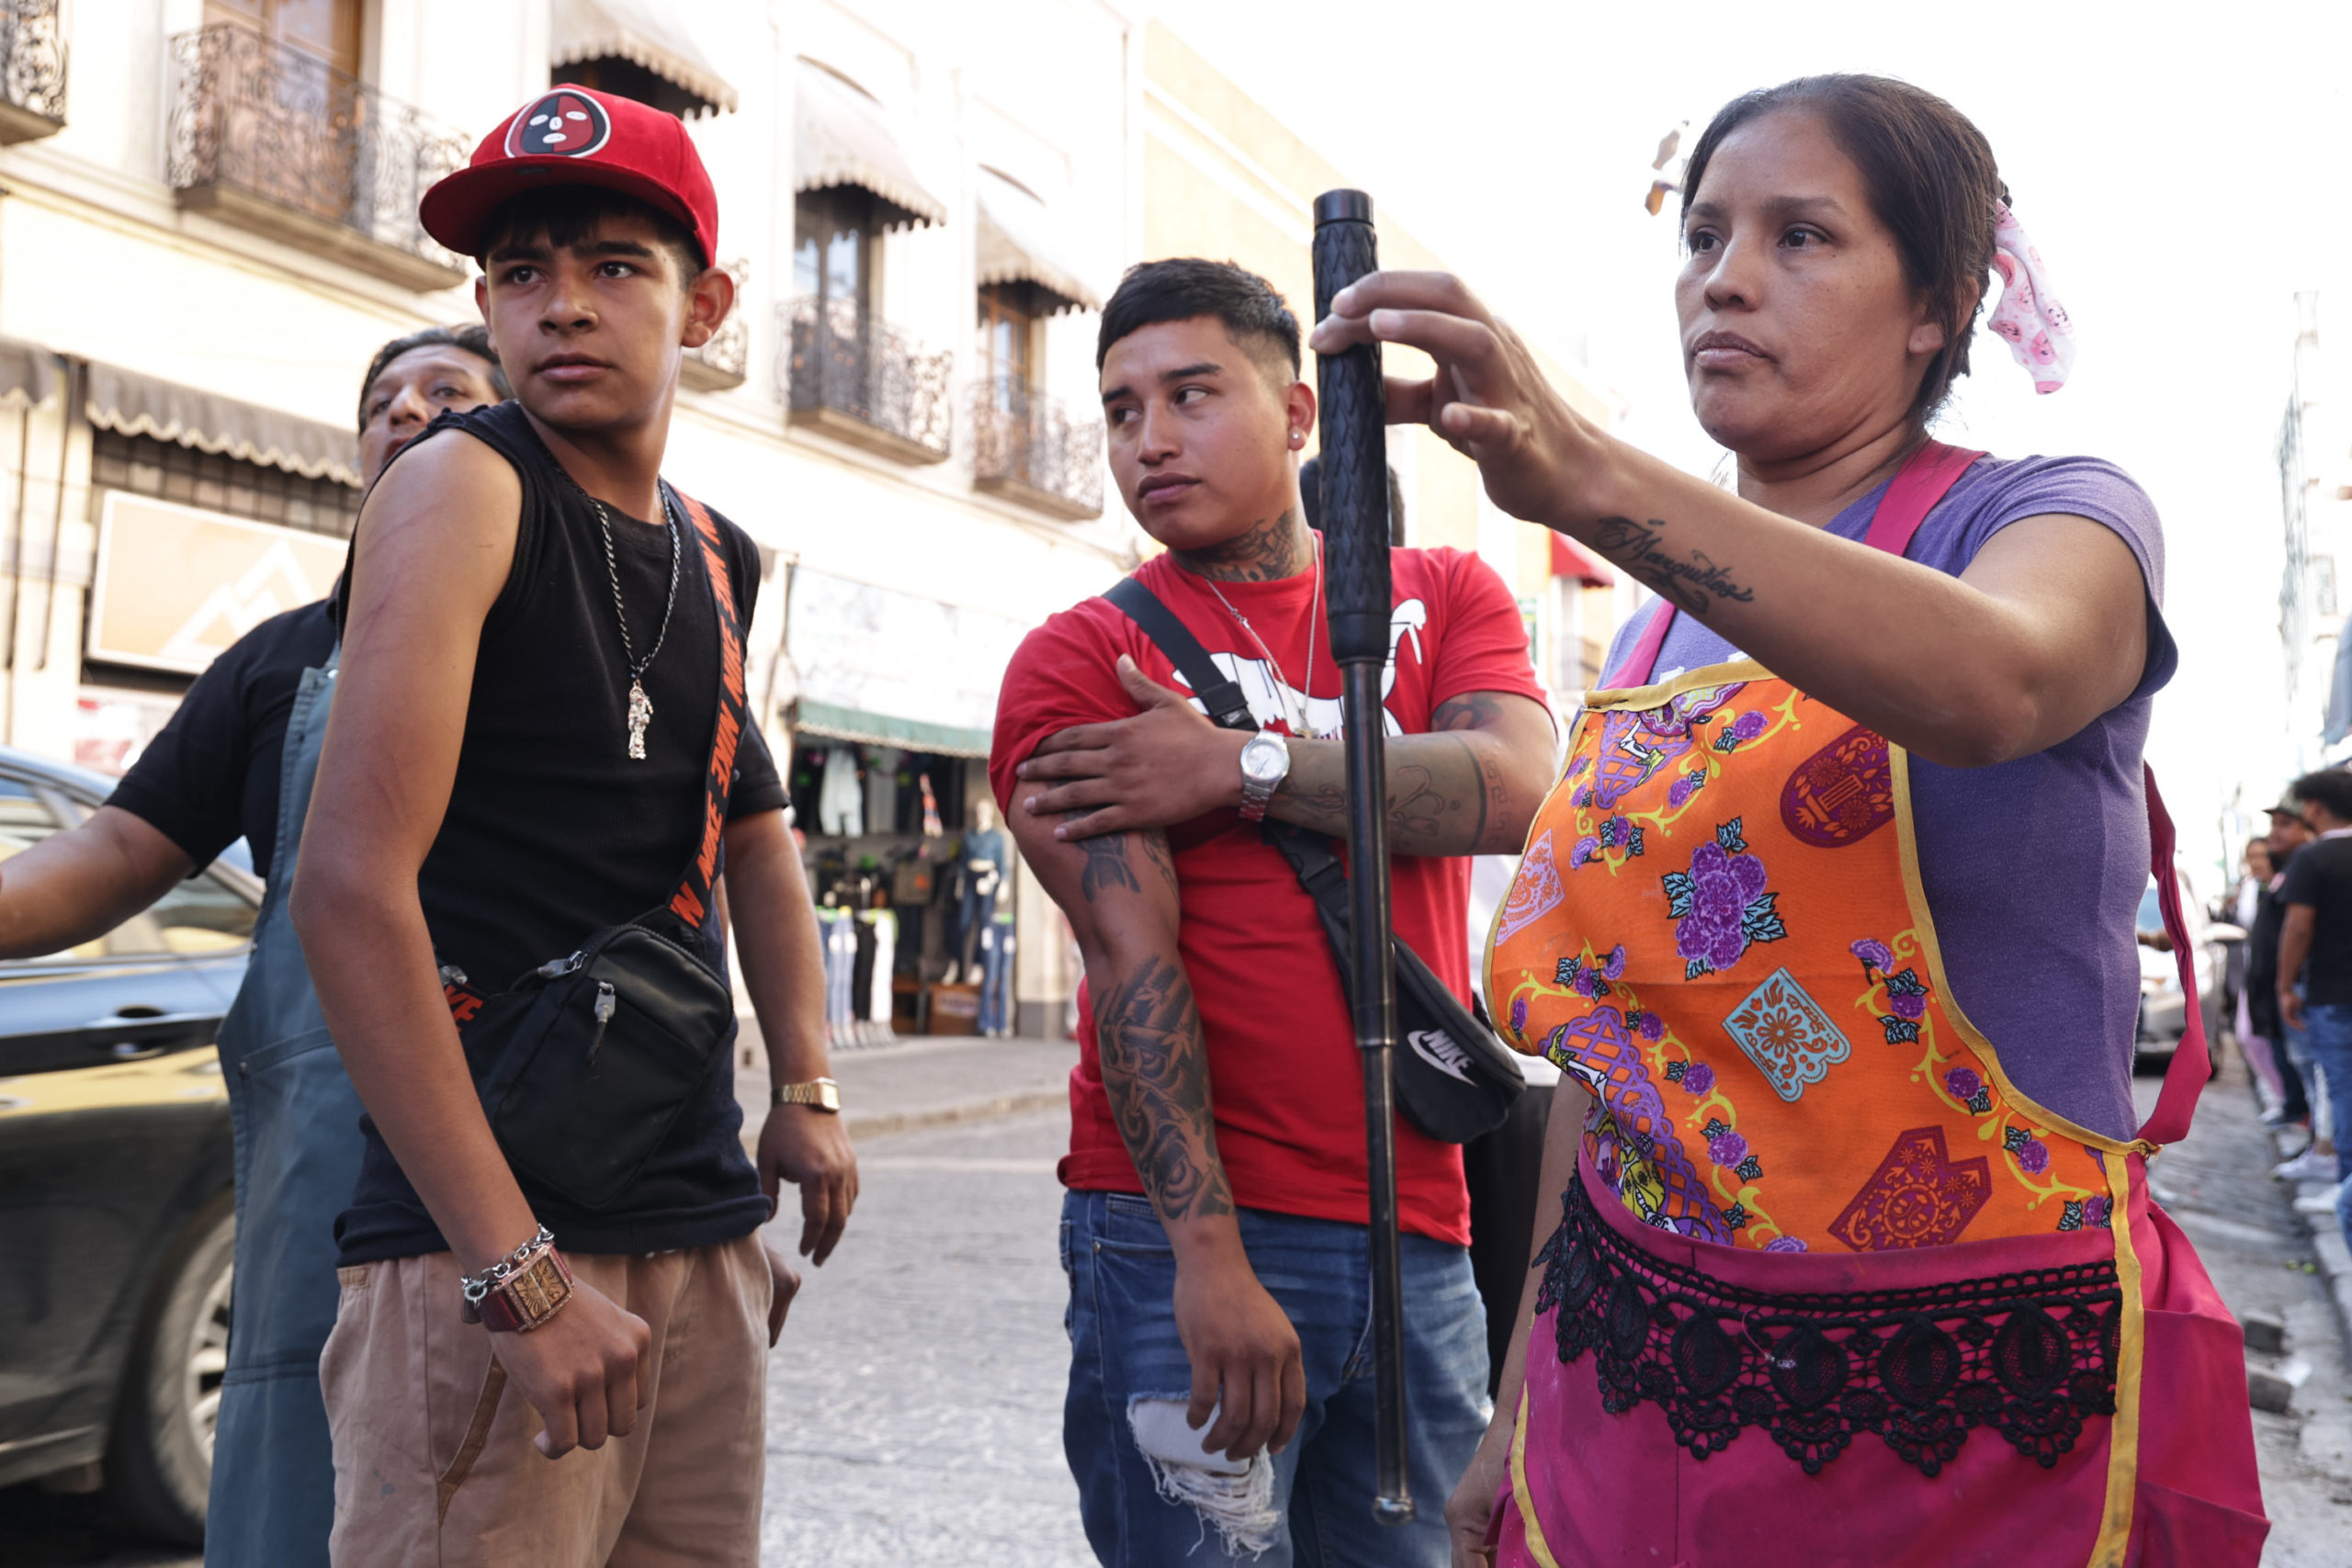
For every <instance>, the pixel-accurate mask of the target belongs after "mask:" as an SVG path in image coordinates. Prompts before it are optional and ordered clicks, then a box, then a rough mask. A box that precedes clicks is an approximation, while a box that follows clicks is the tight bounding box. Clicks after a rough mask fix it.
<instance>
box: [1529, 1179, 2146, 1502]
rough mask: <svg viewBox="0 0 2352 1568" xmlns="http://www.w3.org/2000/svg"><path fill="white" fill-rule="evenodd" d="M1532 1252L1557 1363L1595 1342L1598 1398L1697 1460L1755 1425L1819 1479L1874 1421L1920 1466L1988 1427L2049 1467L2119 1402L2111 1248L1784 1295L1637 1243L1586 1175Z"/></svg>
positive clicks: (2118, 1300) (1929, 1468) (1873, 1429)
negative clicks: (1893, 1283) (1863, 1288)
mask: <svg viewBox="0 0 2352 1568" xmlns="http://www.w3.org/2000/svg"><path fill="white" fill-rule="evenodd" d="M1560 1206H1561V1211H1562V1217H1561V1221H1560V1228H1559V1229H1558V1230H1557V1231H1555V1232H1554V1233H1553V1235H1552V1239H1551V1240H1550V1241H1549V1242H1547V1243H1546V1244H1545V1245H1544V1250H1543V1251H1542V1252H1541V1253H1539V1254H1537V1256H1536V1260H1535V1262H1536V1266H1537V1267H1540V1268H1542V1269H1544V1282H1543V1287H1542V1290H1541V1292H1540V1293H1539V1294H1538V1295H1537V1296H1536V1298H1535V1310H1536V1312H1537V1314H1539V1315H1540V1314H1543V1313H1544V1311H1545V1310H1547V1309H1549V1308H1552V1307H1555V1306H1556V1307H1557V1308H1559V1318H1558V1338H1559V1349H1560V1359H1561V1360H1562V1361H1563V1362H1571V1361H1574V1360H1576V1359H1577V1358H1578V1357H1580V1356H1582V1355H1583V1354H1584V1353H1585V1352H1586V1351H1587V1350H1591V1351H1594V1352H1595V1353H1596V1362H1597V1371H1598V1372H1599V1375H1600V1403H1601V1407H1602V1408H1603V1409H1605V1410H1607V1411H1609V1412H1610V1413H1611V1415H1618V1414H1622V1413H1623V1412H1624V1411H1627V1410H1630V1409H1632V1408H1633V1407H1634V1405H1635V1404H1638V1403H1640V1402H1641V1401H1644V1400H1647V1401H1649V1402H1650V1403H1652V1404H1656V1405H1657V1406H1658V1408H1659V1409H1660V1410H1662V1411H1664V1412H1665V1414H1666V1418H1667V1422H1668V1426H1669V1427H1670V1428H1671V1429H1672V1431H1673V1433H1674V1439H1675V1441H1676V1442H1678V1443H1679V1444H1681V1445H1682V1447H1683V1448H1685V1449H1687V1450H1690V1452H1691V1456H1692V1457H1693V1458H1695V1459H1702V1460H1703V1459H1705V1458H1707V1457H1708V1456H1709V1455H1710V1454H1715V1453H1720V1452H1721V1451H1723V1450H1724V1449H1725V1448H1728V1447H1729V1446H1730V1445H1731V1440H1732V1439H1733V1438H1736V1437H1737V1436H1739V1433H1740V1430H1741V1429H1742V1428H1743V1427H1763V1428H1764V1429H1765V1431H1766V1432H1767V1433H1769V1434H1770V1437H1771V1438H1772V1440H1773V1441H1774V1442H1775V1443H1777V1444H1779V1445H1780V1447H1781V1451H1782V1452H1783V1453H1786V1454H1787V1455H1788V1456H1789V1457H1790V1458H1791V1459H1792V1460H1795V1461H1797V1462H1798V1463H1799V1464H1801V1465H1803V1466H1804V1471H1805V1473H1806V1474H1808V1475H1815V1474H1818V1473H1819V1472H1820V1471H1821V1467H1822V1466H1823V1465H1825V1464H1826V1463H1828V1462H1829V1461H1831V1460H1833V1459H1835V1458H1837V1457H1838V1454H1840V1453H1842V1452H1844V1451H1845V1449H1846V1447H1847V1445H1848V1444H1849V1443H1851V1442H1852V1441H1853V1440H1854V1438H1856V1437H1857V1436H1859V1435H1860V1434H1862V1433H1866V1432H1870V1433H1876V1434H1877V1435H1878V1436H1879V1437H1880V1438H1883V1439H1884V1440H1885V1442H1886V1445H1887V1446H1888V1447H1889V1448H1891V1449H1893V1450H1894V1451H1895V1452H1896V1453H1898V1454H1900V1455H1901V1456H1902V1457H1903V1461H1904V1462H1905V1464H1908V1465H1911V1466H1912V1467H1914V1468H1915V1469H1917V1471H1918V1472H1919V1473H1920V1474H1922V1475H1928V1476H1932V1475H1934V1474H1935V1473H1936V1472H1938V1471H1939V1470H1941V1469H1942V1468H1943V1466H1944V1465H1945V1463H1946V1462H1948V1461H1951V1459H1952V1457H1953V1456H1954V1455H1956V1454H1958V1453H1959V1452H1960V1448H1961V1445H1962V1443H1963V1442H1965V1441H1966V1440H1967V1438H1968V1434H1969V1431H1970V1429H1971V1428H1973V1427H1992V1428H1993V1429H1994V1430H1995V1431H1996V1432H1998V1433H1999V1434H2000V1435H2001V1436H2002V1437H2003V1438H2006V1439H2007V1441H2008V1442H2009V1443H2010V1444H2011V1445H2013V1446H2014V1447H2015V1448H2016V1449H2017V1450H2018V1452H2019V1453H2020V1454H2023V1455H2025V1456H2026V1457H2028V1458H2030V1459H2032V1460H2034V1461H2037V1462H2038V1463H2040V1464H2041V1467H2042V1468H2043V1469H2045V1470H2047V1469H2049V1468H2051V1467H2052V1466H2053V1465H2055V1464H2056V1463H2057V1462H2058V1456H2059V1455H2060V1454H2063V1453H2064V1452H2066V1451H2067V1450H2070V1449H2072V1448H2073V1447H2074V1446H2075V1438H2077V1437H2079V1436H2080V1435H2081V1433H2082V1429H2083V1423H2084V1422H2085V1421H2086V1419H2088V1418H2089V1417H2091V1416H2112V1415H2113V1414H2114V1413H2115V1366H2116V1361H2117V1357H2118V1340H2119V1337H2120V1324H2121V1316H2122V1305H2123V1292H2122V1290H2121V1287H2120V1285H2119V1284H2118V1282H2117V1278H2116V1271H2115V1264H2114V1261H2113V1259H2111V1258H2110V1259H2108V1260H2106V1261H2104V1262H2100V1263H2097V1264H2083V1265H2077V1266H2075V1267H2070V1268H2064V1269H2036V1270H2032V1271H2030V1272H2024V1273H2017V1274H2002V1275H1997V1276H1995V1277H1992V1278H1987V1279H1977V1280H1953V1281H1951V1282H1950V1283H1948V1284H1940V1285H1934V1286H1927V1287H1922V1288H1919V1289H1915V1290H1903V1291H1871V1292H1831V1293H1823V1294H1814V1295H1780V1294H1775V1293H1772V1292H1763V1291H1752V1290H1747V1289H1743V1288H1740V1287H1737V1286H1732V1285H1726V1284H1724V1283H1723V1282H1721V1281H1719V1280H1713V1279H1711V1278H1709V1277H1708V1276H1707V1275H1705V1274H1704V1273H1702V1272H1701V1271H1700V1270H1698V1269H1691V1268H1687V1267H1684V1266H1681V1265H1677V1264H1671V1263H1666V1262H1661V1261H1660V1260H1659V1259H1657V1258H1651V1257H1649V1256H1647V1255H1645V1254H1644V1253H1642V1252H1639V1251H1637V1250H1635V1249H1634V1248H1633V1247H1629V1246H1628V1245H1627V1244H1626V1242H1625V1240H1624V1238H1623V1237H1622V1236H1620V1235H1617V1233H1616V1232H1615V1231H1613V1230H1611V1228H1610V1227H1609V1224H1608V1222H1607V1221H1606V1220H1604V1219H1602V1218H1601V1216H1600V1214H1599V1213H1595V1212H1594V1209H1593V1206H1592V1200H1591V1199H1590V1198H1589V1196H1588V1195H1587V1194H1586V1192H1585V1190H1584V1183H1583V1181H1582V1180H1580V1179H1577V1180H1571V1181H1570V1182H1569V1183H1568V1190H1566V1192H1564V1193H1562V1194H1561V1198H1560Z"/></svg>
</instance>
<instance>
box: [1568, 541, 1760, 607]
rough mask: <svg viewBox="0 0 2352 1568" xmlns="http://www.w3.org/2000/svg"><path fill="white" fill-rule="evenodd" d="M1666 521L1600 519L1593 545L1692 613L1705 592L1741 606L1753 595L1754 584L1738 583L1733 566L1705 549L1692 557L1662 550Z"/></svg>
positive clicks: (1703, 600) (1703, 604) (1706, 601)
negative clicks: (1639, 521) (1729, 565)
mask: <svg viewBox="0 0 2352 1568" xmlns="http://www.w3.org/2000/svg"><path fill="white" fill-rule="evenodd" d="M1665 528H1666V521H1665V519H1663V518H1658V517H1653V518H1651V519H1650V520H1649V522H1648V523H1647V524H1641V523H1636V522H1634V520H1633V519H1632V518H1630V517H1604V518H1602V519H1601V520H1600V528H1599V530H1598V532H1596V533H1595V534H1594V536H1593V543H1594V544H1595V545H1596V546H1598V547H1600V552H1601V553H1602V554H1603V555H1606V556H1609V557H1611V558H1612V559H1615V560H1617V561H1620V562H1622V563H1623V565H1624V566H1625V567H1626V569H1627V570H1630V571H1632V572H1633V574H1634V576H1636V577H1638V578H1640V579H1641V580H1642V581H1644V582H1646V583H1648V584H1649V585H1650V586H1651V587H1652V588H1655V589H1657V591H1658V592H1659V593H1661V594H1662V595H1664V596H1665V597H1666V598H1667V599H1668V600H1670V601H1671V602H1672V603H1673V604H1674V605H1675V607H1676V608H1677V609H1680V610H1685V611H1688V612H1689V613H1690V614H1691V615H1701V614H1703V613H1704V612H1705V610H1706V608H1707V605H1708V604H1709V595H1713V598H1714V600H1716V601H1719V602H1725V601H1727V602H1730V603H1733V604H1747V603H1749V602H1750V601H1751V600H1753V599H1754V598H1755V597H1756V591H1755V590H1754V589H1752V588H1746V587H1743V586H1741V585H1740V584H1739V583H1738V582H1737V581H1735V580H1734V579H1733V577H1732V574H1731V568H1729V567H1727V566H1725V565H1724V564H1723V563H1722V562H1720V561H1718V560H1716V559H1715V558H1713V556H1710V555H1708V554H1707V553H1706V552H1705V551H1704V550H1693V551H1692V552H1691V556H1690V558H1689V559H1687V560H1685V559H1679V558H1676V557H1675V556H1674V555H1673V554H1672V553H1671V552H1670V551H1668V550H1667V549H1665V548H1663V547H1661V545H1660V543H1659V541H1660V540H1661V539H1662V538H1663V537H1664V534H1665Z"/></svg>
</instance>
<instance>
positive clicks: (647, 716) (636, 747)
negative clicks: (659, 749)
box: [628, 681, 653, 762]
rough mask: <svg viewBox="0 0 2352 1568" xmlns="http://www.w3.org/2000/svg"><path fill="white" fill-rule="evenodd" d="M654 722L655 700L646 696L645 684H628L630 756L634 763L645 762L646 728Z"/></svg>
mask: <svg viewBox="0 0 2352 1568" xmlns="http://www.w3.org/2000/svg"><path fill="white" fill-rule="evenodd" d="M652 722H653V699H652V698H651V697H649V696H647V695H646V694H645V682H642V681H631V682H629V683H628V754H629V760H630V761H638V762H642V761H645V727H646V726H647V725H649V724H650V723H652Z"/></svg>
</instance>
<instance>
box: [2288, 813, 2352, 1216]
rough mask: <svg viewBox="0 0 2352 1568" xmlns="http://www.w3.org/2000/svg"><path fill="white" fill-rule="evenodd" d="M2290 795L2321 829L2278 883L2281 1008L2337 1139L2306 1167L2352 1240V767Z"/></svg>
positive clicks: (2305, 820) (2307, 818)
mask: <svg viewBox="0 0 2352 1568" xmlns="http://www.w3.org/2000/svg"><path fill="white" fill-rule="evenodd" d="M2293 794H2294V798H2295V799H2296V801H2297V802H2299V803H2300V804H2301V807H2302V809H2303V826H2304V827H2306V828H2309V829H2311V830H2312V833H2313V834H2315V835H2317V836H2316V838H2315V839H2314V840H2313V841H2312V843H2310V844H2308V845H2306V846H2305V847H2304V848H2303V849H2302V850H2301V852H2298V853H2297V854H2296V856H2295V858H2294V860H2293V861H2292V862H2290V863H2289V864H2288V867H2287V875H2286V880H2285V882H2284V883H2283V885H2282V886H2280V887H2279V890H2278V897H2279V898H2280V900H2281V901H2282V902H2283V903H2284V904H2285V905H2286V907H2287V919H2286V921H2285V923H2284V924H2283V925H2281V926H2280V927H2279V930H2278V983H2277V995H2278V1015H2279V1018H2280V1019H2281V1020H2282V1021H2284V1022H2286V1023H2288V1024H2290V1025H2292V1024H2300V1025H2301V1026H2302V1028H2303V1029H2304V1031H2305V1045H2306V1048H2307V1049H2308V1050H2309V1052H2310V1054H2311V1059H2312V1063H2313V1064H2314V1065H2315V1066H2317V1067H2318V1069H2319V1086H2320V1088H2321V1089H2322V1090H2323V1092H2324V1098H2325V1100H2326V1109H2327V1115H2326V1118H2325V1120H2326V1130H2327V1131H2328V1132H2329V1133H2330V1134H2332V1135H2333V1136H2334V1138H2335V1169H2334V1170H2332V1171H2315V1172H2309V1173H2306V1174H2307V1175H2315V1176H2317V1177H2318V1178H2319V1179H2322V1180H2333V1181H2334V1182H2335V1192H2334V1194H2333V1195H2332V1206H2333V1207H2334V1209H2335V1215H2336V1222H2337V1224H2339V1225H2341V1226H2342V1227H2343V1230H2344V1235H2345V1238H2346V1241H2347V1242H2352V1181H2346V1178H2347V1177H2352V1158H2346V1151H2347V1147H2352V1140H2347V1138H2346V1127H2345V1124H2344V1123H2345V1111H2346V1107H2347V1106H2352V773H2346V772H2345V771H2344V770H2342V769H2340V768H2330V769H2327V770H2325V771H2324V772H2322V773H2305V774H2304V775H2303V776H2302V777H2301V778H2299V779H2297V780H2296V781H2295V785H2294V791H2293ZM2297 976H2301V980H2302V986H2301V989H2300V990H2298V989H2297V987H2296V985H2295V981H2296V978H2297ZM2313 1148H2314V1149H2316V1148H2317V1144H2316V1142H2314V1144H2313Z"/></svg>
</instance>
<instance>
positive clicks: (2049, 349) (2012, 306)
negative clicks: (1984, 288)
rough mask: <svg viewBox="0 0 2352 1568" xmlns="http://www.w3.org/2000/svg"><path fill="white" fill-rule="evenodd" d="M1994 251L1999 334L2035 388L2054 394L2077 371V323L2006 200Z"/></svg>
mask: <svg viewBox="0 0 2352 1568" xmlns="http://www.w3.org/2000/svg"><path fill="white" fill-rule="evenodd" d="M1993 246H1994V249H1993V265H1994V266H1995V267H1996V269H1998V270H1999V272H2000V274H2001V299H2000V303H1998V304H1996V305H1995V306H1994V307H1993V320H1992V323H1991V324H1992V328H1993V331H1994V332H1995V333H1997V334H1999V335H2000V336H2002V337H2004V338H2007V340H2008V344H2009V352H2010V353H2011V354H2013V355H2016V356H2017V362H2018V364H2019V365H2022V366H2024V367H2026V368H2027V369H2028V370H2030V371H2031V372H2032V373H2033V389H2034V390H2035V391H2037V392H2054V391H2056V390H2057V389H2059V388H2061V387H2063V386H2064V385H2065V384H2066V378H2067V376H2068V375H2069V374H2070V373H2071V372H2072V371H2073V370H2074V368H2075V321H2074V318H2073V317H2071V316H2069V315H2067V314H2066V307H2065V306H2064V305H2061V304H2060V303H2058V296H2057V295H2056V294H2054V293H2052V291H2051V288H2050V268H2049V267H2048V265H2046V264H2044V263H2043V261H2042V259H2041V252H2040V251H2037V250H2035V249H2034V248H2033V242H2032V241H2031V240H2030V239H2028V238H2026V232H2025V226H2024V225H2023V224H2021V223H2019V222H2018V215H2017V214H2016V213H2014V212H2011V211H2010V210H2009V204H2008V203H2007V202H2006V201H2005V202H2002V203H2001V204H2000V205H1999V207H1998V208H1997V209H1996V217H1995V220H1994V224H1993Z"/></svg>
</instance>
